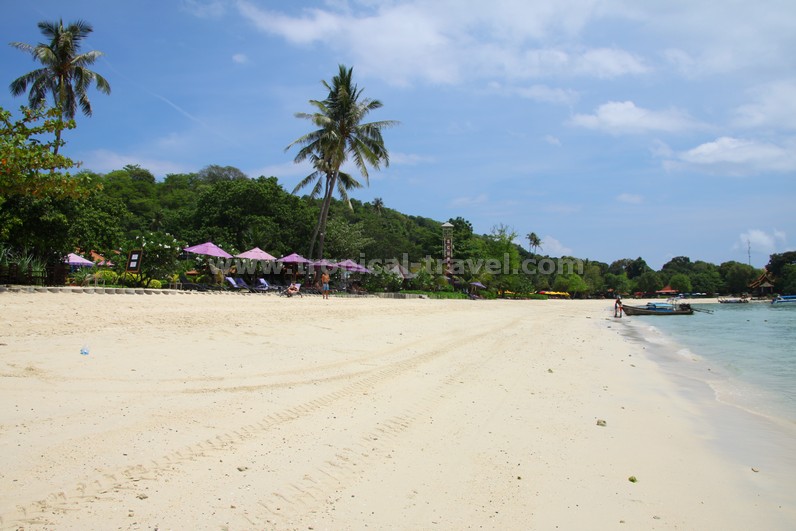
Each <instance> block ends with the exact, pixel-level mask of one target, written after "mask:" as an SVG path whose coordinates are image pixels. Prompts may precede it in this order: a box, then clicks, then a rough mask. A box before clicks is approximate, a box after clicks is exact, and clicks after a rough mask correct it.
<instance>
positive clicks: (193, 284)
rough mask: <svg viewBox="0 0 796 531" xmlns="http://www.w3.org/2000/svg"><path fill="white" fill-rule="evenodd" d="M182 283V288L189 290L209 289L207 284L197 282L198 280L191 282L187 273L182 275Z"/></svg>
mask: <svg viewBox="0 0 796 531" xmlns="http://www.w3.org/2000/svg"><path fill="white" fill-rule="evenodd" d="M180 284H181V285H182V289H185V290H188V291H193V290H196V291H207V289H208V288H207V286H205V285H204V284H197V283H196V282H191V281H190V280H188V278H187V277H186V276H185V275H180Z"/></svg>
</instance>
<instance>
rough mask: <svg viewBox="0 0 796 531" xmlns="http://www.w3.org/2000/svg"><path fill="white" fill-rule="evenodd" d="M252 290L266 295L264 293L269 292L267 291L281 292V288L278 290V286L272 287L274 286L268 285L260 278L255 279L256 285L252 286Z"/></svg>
mask: <svg viewBox="0 0 796 531" xmlns="http://www.w3.org/2000/svg"><path fill="white" fill-rule="evenodd" d="M254 289H256V290H257V291H260V292H263V293H266V292H269V291H281V290H282V288H280V287H279V286H274V285H271V284H269V283H268V281H267V280H265V279H264V278H262V277H260V278H258V279H257V285H256V286H254Z"/></svg>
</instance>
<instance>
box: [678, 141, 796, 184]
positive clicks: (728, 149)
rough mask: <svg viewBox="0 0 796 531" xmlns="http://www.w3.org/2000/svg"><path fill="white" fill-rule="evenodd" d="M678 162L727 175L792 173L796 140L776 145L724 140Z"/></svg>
mask: <svg viewBox="0 0 796 531" xmlns="http://www.w3.org/2000/svg"><path fill="white" fill-rule="evenodd" d="M677 162H680V163H684V164H686V165H690V166H694V167H699V168H702V169H705V170H708V171H711V172H714V173H723V174H728V175H749V174H757V173H761V172H792V171H796V140H795V139H790V140H787V141H785V142H783V144H782V145H777V144H774V143H769V142H760V141H757V140H744V139H739V138H732V137H721V138H717V139H716V140H714V141H712V142H706V143H704V144H701V145H699V146H697V147H695V148H693V149H690V150H688V151H685V152H682V153H680V154H679V155H678V158H677Z"/></svg>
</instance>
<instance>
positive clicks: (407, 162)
mask: <svg viewBox="0 0 796 531" xmlns="http://www.w3.org/2000/svg"><path fill="white" fill-rule="evenodd" d="M429 162H434V158H433V157H428V156H425V155H416V154H413V153H400V152H395V151H392V152H390V166H398V165H400V166H417V165H418V164H425V163H429Z"/></svg>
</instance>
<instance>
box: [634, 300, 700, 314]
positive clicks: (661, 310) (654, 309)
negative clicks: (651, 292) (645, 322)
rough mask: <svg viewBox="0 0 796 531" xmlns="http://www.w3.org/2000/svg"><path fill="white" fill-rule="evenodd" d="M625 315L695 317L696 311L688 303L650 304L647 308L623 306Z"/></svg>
mask: <svg viewBox="0 0 796 531" xmlns="http://www.w3.org/2000/svg"><path fill="white" fill-rule="evenodd" d="M622 310H623V311H624V312H625V315H628V316H630V315H693V313H694V309H693V308H691V305H690V304H687V303H678V304H674V303H665V304H662V303H655V302H649V303H647V305H646V306H628V305H626V304H625V305H623V306H622Z"/></svg>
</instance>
